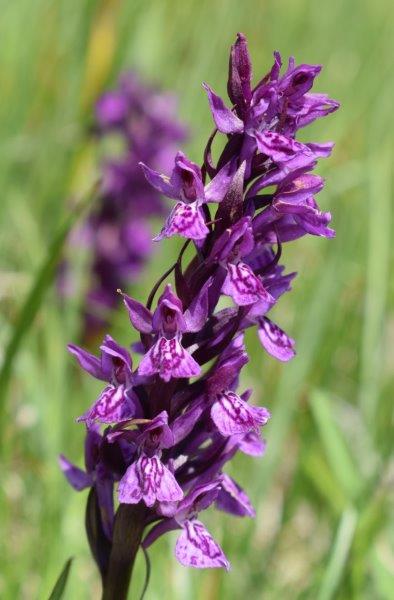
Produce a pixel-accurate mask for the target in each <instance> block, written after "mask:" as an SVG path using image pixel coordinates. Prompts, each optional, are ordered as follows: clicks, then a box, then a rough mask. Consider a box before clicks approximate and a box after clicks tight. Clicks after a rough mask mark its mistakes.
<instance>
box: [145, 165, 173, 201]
mask: <svg viewBox="0 0 394 600" xmlns="http://www.w3.org/2000/svg"><path fill="white" fill-rule="evenodd" d="M139 165H140V167H141V168H142V170H143V172H144V175H145V177H146V179H147V180H148V181H149V183H150V184H151V186H153V187H154V188H155V189H156V190H157V191H159V192H160V193H161V194H163V195H164V196H167V197H168V198H172V199H174V200H177V198H178V190H177V189H175V188H174V186H173V185H172V184H171V182H170V179H169V177H167V176H166V175H162V174H161V173H158V172H157V171H154V170H153V169H151V168H150V167H148V166H147V165H144V163H142V162H140V163H139Z"/></svg>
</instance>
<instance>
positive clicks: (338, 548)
mask: <svg viewBox="0 0 394 600" xmlns="http://www.w3.org/2000/svg"><path fill="white" fill-rule="evenodd" d="M356 525H357V512H356V510H355V509H354V508H353V507H349V508H347V509H346V510H344V511H343V513H342V517H341V520H340V522H339V526H338V530H337V534H336V536H335V541H334V545H333V548H332V552H331V556H330V560H329V562H328V566H327V569H326V572H325V574H324V576H323V582H322V585H321V587H320V590H319V593H318V595H317V600H330V599H331V598H334V597H335V592H336V590H337V589H338V585H339V583H340V581H341V578H342V575H343V572H344V569H345V566H346V561H347V558H348V555H349V550H350V547H351V545H352V541H353V537H354V532H355V529H356Z"/></svg>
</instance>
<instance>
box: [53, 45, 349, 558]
mask: <svg viewBox="0 0 394 600" xmlns="http://www.w3.org/2000/svg"><path fill="white" fill-rule="evenodd" d="M281 67H282V61H281V57H280V55H279V53H277V52H275V55H274V65H273V67H272V68H271V70H270V71H269V73H268V74H267V75H266V76H265V77H263V79H261V80H260V81H259V82H258V84H257V85H256V86H255V87H254V88H252V84H251V79H252V72H251V63H250V58H249V54H248V49H247V42H246V39H245V37H244V36H243V35H242V34H238V36H237V40H236V42H235V44H234V45H233V46H232V49H231V54H230V68H229V78H228V94H229V97H230V101H231V104H232V107H228V106H227V105H226V104H225V103H224V101H223V100H222V99H221V98H220V97H219V96H218V95H216V94H215V92H214V91H213V90H212V89H211V88H210V87H209V86H208V85H204V88H205V90H206V92H207V95H208V100H209V105H210V109H211V112H212V116H213V120H214V122H215V126H216V129H215V130H214V132H213V134H212V135H211V137H210V139H209V141H208V143H207V146H206V148H205V152H204V160H203V165H202V168H200V167H199V166H197V165H196V164H195V163H193V162H191V161H190V160H189V159H188V158H187V157H186V156H185V155H184V154H183V153H181V152H178V154H177V155H176V157H175V161H174V167H173V169H172V172H171V174H170V175H169V176H167V175H162V174H161V173H159V172H158V171H156V170H153V169H152V168H151V167H150V166H147V165H146V164H142V165H141V166H142V169H143V171H144V173H145V177H146V179H147V180H148V182H149V183H150V184H151V185H152V186H153V188H155V189H156V190H158V191H159V192H160V193H162V194H164V195H165V196H167V197H169V198H172V199H173V200H175V202H176V203H175V206H174V207H173V209H172V211H171V213H170V215H169V217H168V218H167V220H166V221H165V224H164V227H163V229H162V230H161V232H160V233H159V234H158V236H157V237H156V239H157V240H163V239H164V238H167V237H171V236H174V235H179V236H182V237H183V238H186V241H185V244H184V246H183V248H182V250H181V252H180V255H179V257H178V259H177V260H176V261H175V263H174V265H173V266H172V267H171V268H170V269H169V270H168V271H167V273H166V274H165V275H164V276H163V278H162V279H161V280H160V281H159V282H158V284H157V285H155V286H154V288H153V290H152V293H151V294H150V295H149V299H148V302H147V304H146V305H144V304H142V303H140V302H138V301H137V300H135V299H133V298H131V297H129V296H127V295H126V294H123V300H124V304H125V306H126V309H127V311H128V314H129V317H130V321H131V325H132V327H133V329H134V330H135V331H137V332H139V334H140V341H137V342H135V343H134V344H133V346H132V348H133V350H134V351H136V352H138V353H140V354H141V355H142V358H141V360H140V361H139V365H138V367H137V368H136V369H135V368H133V364H132V359H131V357H130V354H129V351H128V350H127V349H125V348H124V347H122V346H120V345H119V344H117V343H116V342H115V341H114V340H113V339H112V338H111V337H110V336H109V335H107V336H106V337H105V339H104V341H103V343H102V345H101V347H100V349H101V356H100V358H97V357H96V356H93V355H91V354H89V353H88V352H86V351H85V350H82V349H81V348H79V347H77V346H74V345H70V346H69V349H70V351H71V352H72V354H73V355H75V357H76V359H77V360H78V362H79V364H80V365H81V367H82V368H83V369H85V371H87V372H88V373H89V374H90V375H92V376H93V377H95V378H96V379H100V380H102V381H104V382H106V387H105V388H104V390H103V392H102V393H101V394H100V396H99V398H98V400H97V401H96V402H95V403H94V404H93V406H92V407H91V408H89V410H88V411H87V412H85V413H84V414H83V415H82V416H81V417H79V419H78V420H79V421H82V422H84V423H85V424H86V427H87V434H86V471H82V470H81V469H79V468H77V467H75V466H73V465H72V464H71V463H70V462H69V461H68V460H66V459H65V458H64V457H62V458H61V466H62V468H63V471H64V473H65V475H66V477H67V478H68V480H69V482H70V483H71V485H73V487H74V488H76V489H82V488H85V487H92V488H93V490H94V493H95V494H96V498H97V502H98V506H99V515H100V519H101V525H102V529H103V531H104V533H105V536H106V537H107V540H109V543H111V539H112V532H113V526H114V518H115V516H114V498H113V496H114V488H115V487H117V497H118V501H119V503H120V505H122V504H130V505H133V504H138V503H140V504H141V505H142V506H144V507H145V509H144V512H143V528H144V529H145V537H143V540H142V546H143V548H145V549H146V548H148V547H149V546H150V545H151V544H152V543H153V542H154V541H155V540H156V539H157V538H159V537H160V536H161V535H162V534H164V533H165V532H167V531H169V530H173V529H179V530H180V535H179V537H178V540H177V542H176V547H175V554H176V557H177V559H178V561H179V562H180V563H181V564H183V565H186V566H191V567H199V568H202V567H224V568H226V569H228V568H229V562H228V560H227V558H226V556H225V555H224V553H223V551H222V549H221V548H220V546H219V545H218V543H217V542H216V541H215V540H214V539H213V538H212V536H211V535H210V533H209V532H208V531H207V529H206V528H205V526H204V525H203V523H202V522H201V521H200V520H199V518H198V517H199V513H200V512H202V511H204V510H205V509H207V508H208V507H209V506H211V505H215V506H216V508H218V509H220V510H224V511H226V512H228V513H230V514H233V515H238V516H249V517H253V516H254V509H253V507H252V505H251V502H250V500H249V498H248V497H247V495H246V493H245V492H244V491H243V490H242V489H241V487H240V486H239V485H238V483H237V482H235V481H234V480H233V479H232V478H231V477H230V476H229V475H227V474H226V473H225V472H224V471H223V469H224V467H225V465H226V463H228V462H229V461H230V460H231V459H232V458H233V457H234V455H235V454H236V453H237V452H238V451H240V452H243V453H245V454H249V455H252V456H260V455H262V454H263V453H264V449H265V443H264V440H263V439H262V437H261V434H260V428H261V427H262V426H264V425H265V424H266V423H267V422H268V420H269V418H270V413H269V411H268V410H267V409H266V408H262V407H258V406H254V405H252V404H251V403H250V402H249V399H250V396H251V390H246V391H242V393H238V392H237V388H238V383H239V376H240V372H241V370H242V368H243V367H244V366H245V364H246V363H247V362H248V360H249V358H248V354H247V351H246V349H245V345H244V331H245V330H246V329H248V328H250V327H253V328H256V329H257V334H258V337H259V340H260V342H261V344H262V346H263V347H264V348H265V350H266V351H267V352H268V353H269V354H271V355H272V356H274V357H275V358H277V359H279V360H281V361H288V360H290V359H291V358H292V357H293V356H294V354H295V351H294V340H292V339H291V338H290V337H289V336H288V335H287V334H286V333H285V332H284V331H283V330H282V329H281V328H280V327H279V326H278V325H276V324H275V323H274V322H273V321H272V320H271V319H270V318H269V317H268V316H267V313H268V312H269V311H270V310H271V309H272V308H273V307H274V306H275V304H276V303H277V301H278V299H279V298H280V296H281V295H282V294H283V293H285V292H287V291H288V290H289V289H290V284H291V281H292V279H293V278H294V276H295V273H289V274H284V267H283V266H282V265H279V260H280V256H281V248H282V244H283V243H285V242H290V241H292V240H295V239H297V238H300V237H301V236H304V235H306V234H312V235H318V236H325V237H332V236H333V235H334V232H333V230H332V229H330V228H329V222H330V219H331V216H330V213H328V212H321V211H320V209H319V207H318V205H317V203H316V200H315V198H314V195H315V194H316V193H317V192H319V191H320V190H321V189H322V187H323V180H322V178H321V177H320V176H318V175H314V174H312V173H311V172H312V171H313V169H314V168H315V166H316V164H317V160H318V158H320V157H327V156H329V155H330V153H331V150H332V147H333V144H332V143H324V144H319V143H301V142H298V141H296V140H295V136H296V133H297V131H298V130H299V129H300V128H303V127H304V126H306V125H308V124H309V123H311V122H312V121H314V120H315V119H317V118H319V117H323V116H325V115H327V114H329V113H331V112H333V111H335V110H336V109H337V108H338V106H339V105H338V103H337V102H336V101H334V100H332V99H330V98H328V97H327V96H326V95H324V94H312V93H309V90H310V89H311V87H312V85H313V82H314V79H315V77H316V76H317V75H318V73H319V72H320V67H319V66H315V65H305V64H302V65H299V66H296V65H295V63H294V59H293V58H291V59H290V60H289V64H288V67H287V69H286V70H285V72H284V74H281ZM218 132H221V133H223V134H225V135H226V138H227V139H226V143H225V146H224V149H223V151H222V153H221V155H220V158H219V160H218V162H217V164H214V161H213V158H212V152H211V147H212V144H213V141H214V138H215V136H216V135H217V133H218ZM208 179H209V182H208ZM215 204H217V205H218V206H217V208H216V212H214V213H213V214H211V210H212V208H211V207H212V206H215ZM191 241H192V242H193V244H194V250H195V251H194V253H193V257H192V259H191V261H190V262H189V264H188V265H187V266H186V267H185V266H184V264H183V261H184V256H185V250H186V247H187V246H188V245H190V242H191ZM171 273H173V274H174V281H175V291H174V289H173V287H172V286H171V285H170V284H169V283H167V284H166V285H165V287H164V289H163V291H162V294H161V296H160V297H159V299H158V301H157V303H156V305H155V308H154V309H153V310H152V305H153V303H154V299H155V294H156V292H157V290H158V289H159V288H160V286H161V285H162V284H163V285H164V282H165V280H166V278H167V277H169V276H170V274H171ZM223 296H226V297H229V298H230V299H231V300H229V299H228V300H227V307H226V305H225V306H224V307H223V303H222V300H221V299H222V297H223ZM219 303H221V304H220V305H219ZM229 304H231V305H230V306H228V305H229ZM103 424H104V425H105V426H106V427H105V428H104V430H103V431H101V430H100V425H103ZM148 528H149V529H148Z"/></svg>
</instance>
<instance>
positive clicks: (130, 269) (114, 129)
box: [59, 72, 186, 334]
mask: <svg viewBox="0 0 394 600" xmlns="http://www.w3.org/2000/svg"><path fill="white" fill-rule="evenodd" d="M176 112H177V102H176V98H175V96H173V95H172V94H168V93H163V92H161V91H159V90H156V89H155V88H153V87H149V86H147V85H146V84H143V83H142V82H141V81H140V80H139V78H138V77H137V75H136V74H135V73H131V72H129V73H125V74H123V75H122V76H121V77H120V80H119V84H118V87H117V89H116V90H114V91H111V92H107V93H105V94H103V95H102V96H101V98H100V99H99V100H98V102H97V105H96V131H97V133H98V135H99V136H100V137H101V138H109V137H116V138H118V141H119V142H120V143H121V145H122V150H121V154H120V156H118V157H113V158H111V159H109V158H108V159H106V160H105V161H104V163H103V165H102V177H103V183H102V187H101V195H100V198H99V200H98V201H97V203H96V205H95V207H94V209H93V212H92V213H91V214H90V216H89V218H88V219H87V221H86V222H85V224H84V225H83V228H82V230H79V231H78V232H76V233H75V234H74V236H73V237H74V239H75V241H76V242H77V243H81V244H82V243H83V244H85V245H86V246H87V247H88V248H89V250H90V252H91V255H92V263H91V269H90V280H89V288H88V291H87V296H86V301H85V306H84V311H85V320H86V323H85V327H86V333H87V334H92V333H93V334H94V333H96V332H100V331H102V329H103V327H104V326H105V325H106V323H107V319H108V316H109V314H110V312H111V311H112V310H113V309H114V308H115V307H116V306H117V305H118V295H117V294H116V290H117V289H118V288H120V287H127V286H128V285H129V284H130V283H133V282H134V281H136V280H137V279H138V277H139V275H140V273H141V269H142V268H143V266H144V265H145V263H146V261H147V259H148V258H149V256H150V255H151V253H152V246H153V245H152V235H151V229H150V224H149V219H150V217H152V216H163V214H165V211H166V206H165V203H164V202H163V199H162V197H161V195H160V194H159V193H158V192H157V191H156V190H154V189H153V188H152V186H150V185H149V184H148V183H147V181H146V179H145V177H144V175H143V173H142V171H141V169H140V167H139V166H138V163H139V162H140V161H144V162H148V163H149V164H152V165H155V167H156V168H158V169H163V170H166V169H167V168H170V166H171V164H172V162H173V160H174V156H175V153H176V149H177V146H178V144H179V142H182V141H183V140H185V139H186V129H185V127H183V125H181V124H180V122H179V121H178V120H177V118H176ZM70 283H72V273H71V272H70V267H69V265H67V263H64V264H63V266H62V270H61V273H60V277H59V284H60V289H61V291H63V292H64V293H65V294H66V295H67V291H68V290H67V286H68V287H70Z"/></svg>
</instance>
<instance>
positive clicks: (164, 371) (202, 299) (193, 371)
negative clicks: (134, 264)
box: [124, 285, 208, 381]
mask: <svg viewBox="0 0 394 600" xmlns="http://www.w3.org/2000/svg"><path fill="white" fill-rule="evenodd" d="M207 300H208V297H207V288H206V287H205V288H204V289H203V291H202V293H201V294H200V295H199V296H198V297H197V299H196V301H195V303H194V304H193V306H191V307H190V309H189V310H187V311H186V312H185V313H184V312H183V309H182V303H181V301H180V300H179V298H177V297H176V296H175V295H174V294H173V292H172V291H171V286H169V285H168V286H167V287H166V289H165V291H164V293H163V295H162V296H161V297H160V299H159V302H158V305H157V308H156V310H155V312H154V313H153V315H152V313H151V312H150V311H148V310H147V309H146V308H145V307H144V306H143V305H142V304H140V303H139V302H137V301H136V300H133V299H132V298H130V297H128V296H124V302H125V305H126V307H127V309H128V312H129V316H130V321H131V323H132V324H133V325H134V327H135V328H136V329H137V330H138V331H140V332H141V333H144V334H155V338H156V341H155V342H154V344H153V345H152V347H151V348H150V349H149V351H148V352H147V353H146V354H145V356H144V357H143V359H142V361H141V362H140V364H139V367H138V372H139V374H140V375H147V376H149V375H154V374H155V373H158V374H159V375H160V377H161V378H162V379H163V380H164V381H169V380H170V379H171V377H177V378H178V377H194V376H196V375H199V373H200V367H199V365H198V364H197V362H196V361H195V360H194V358H193V357H192V356H191V355H190V353H189V352H187V350H185V349H184V347H183V346H182V343H181V342H182V335H183V334H184V333H187V332H193V331H198V330H199V329H200V328H201V325H202V324H203V323H204V321H205V319H206V316H207V312H208V305H207Z"/></svg>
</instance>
